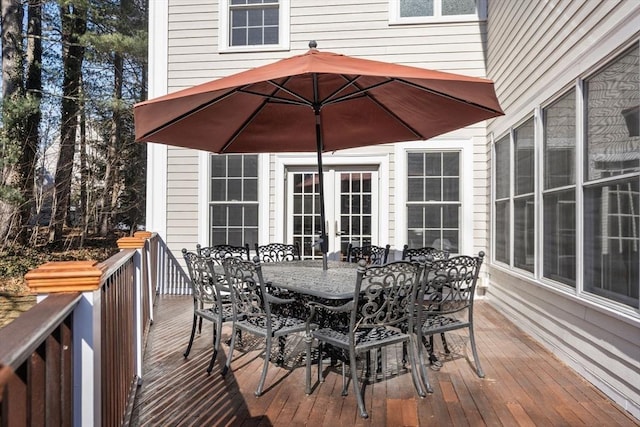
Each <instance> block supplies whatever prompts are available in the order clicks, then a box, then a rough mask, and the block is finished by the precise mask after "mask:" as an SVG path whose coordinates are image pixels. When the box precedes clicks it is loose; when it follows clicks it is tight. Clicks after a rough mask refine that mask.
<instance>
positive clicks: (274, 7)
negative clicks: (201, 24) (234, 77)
mask: <svg viewBox="0 0 640 427" xmlns="http://www.w3.org/2000/svg"><path fill="white" fill-rule="evenodd" d="M219 38H220V46H219V50H220V52H246V51H263V50H286V49H288V48H289V0H221V1H220V34H219Z"/></svg>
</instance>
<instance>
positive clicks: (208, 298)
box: [182, 249, 233, 373]
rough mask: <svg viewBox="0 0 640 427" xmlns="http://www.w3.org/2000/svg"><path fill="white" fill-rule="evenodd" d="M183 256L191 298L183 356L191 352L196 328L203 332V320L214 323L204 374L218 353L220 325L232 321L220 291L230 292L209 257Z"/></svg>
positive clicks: (226, 303) (184, 250) (220, 333)
mask: <svg viewBox="0 0 640 427" xmlns="http://www.w3.org/2000/svg"><path fill="white" fill-rule="evenodd" d="M182 256H183V257H184V260H185V262H186V264H187V270H188V271H189V278H190V281H191V293H192V295H193V324H192V325H191V337H190V338H189V344H188V345H187V350H186V351H185V352H184V357H185V358H187V357H188V356H189V353H190V352H191V346H192V345H193V339H194V338H195V334H196V329H198V333H201V332H202V320H203V319H206V320H209V321H210V322H212V323H213V354H212V355H211V361H210V362H209V366H208V368H207V372H208V373H211V371H212V369H213V365H214V363H215V361H216V357H217V355H218V351H220V341H221V339H222V324H223V323H225V322H231V321H232V320H233V310H232V307H231V304H230V303H229V302H228V299H226V298H224V296H223V295H222V292H225V291H226V292H227V293H228V290H229V289H228V288H226V287H225V285H224V282H222V281H220V280H219V279H218V277H217V276H216V274H215V271H214V266H213V262H212V260H211V259H210V258H209V257H207V256H203V255H198V254H196V253H195V252H189V251H187V249H182Z"/></svg>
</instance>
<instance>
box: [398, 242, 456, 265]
mask: <svg viewBox="0 0 640 427" xmlns="http://www.w3.org/2000/svg"><path fill="white" fill-rule="evenodd" d="M428 256H431V257H432V259H447V258H449V251H446V250H442V249H436V248H434V247H431V246H424V247H422V248H410V247H409V245H404V248H403V249H402V259H406V260H409V261H417V260H418V259H419V258H420V257H424V258H425V259H426V258H427V257H428Z"/></svg>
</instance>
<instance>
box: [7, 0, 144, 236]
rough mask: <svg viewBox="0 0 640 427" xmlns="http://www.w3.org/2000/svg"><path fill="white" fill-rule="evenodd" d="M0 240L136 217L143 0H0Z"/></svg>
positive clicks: (131, 222)
mask: <svg viewBox="0 0 640 427" xmlns="http://www.w3.org/2000/svg"><path fill="white" fill-rule="evenodd" d="M0 5H1V15H2V16H1V18H2V21H1V23H0V25H1V35H2V117H1V122H0V126H1V127H0V247H4V246H7V245H11V244H13V243H21V244H27V243H34V242H36V241H37V240H38V237H40V238H42V236H46V239H47V240H48V242H50V243H55V242H57V241H59V240H60V239H61V238H62V237H63V231H64V228H65V227H66V226H69V225H73V226H74V227H77V228H79V229H80V230H81V242H82V239H83V238H84V237H85V236H87V235H95V234H98V235H102V236H105V235H107V234H108V233H109V232H111V231H112V230H113V229H114V228H116V227H122V226H125V228H129V229H131V230H135V226H136V225H137V224H142V223H144V208H145V201H144V194H145V179H146V177H145V169H146V167H145V163H146V150H145V145H144V144H137V143H135V142H134V129H133V114H132V110H133V109H132V106H133V104H134V103H136V102H138V101H141V100H143V99H146V55H147V33H146V29H147V0H55V1H47V0H22V1H21V0H0Z"/></svg>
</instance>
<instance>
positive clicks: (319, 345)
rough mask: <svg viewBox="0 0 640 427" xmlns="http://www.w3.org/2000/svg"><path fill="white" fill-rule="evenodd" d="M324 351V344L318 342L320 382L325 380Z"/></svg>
mask: <svg viewBox="0 0 640 427" xmlns="http://www.w3.org/2000/svg"><path fill="white" fill-rule="evenodd" d="M323 353H324V345H322V343H321V342H318V382H321V383H323V382H324V373H323V372H322V355H323Z"/></svg>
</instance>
